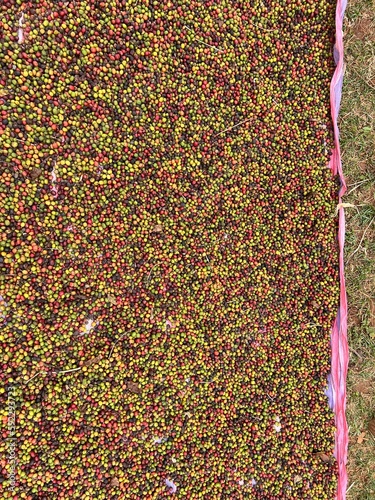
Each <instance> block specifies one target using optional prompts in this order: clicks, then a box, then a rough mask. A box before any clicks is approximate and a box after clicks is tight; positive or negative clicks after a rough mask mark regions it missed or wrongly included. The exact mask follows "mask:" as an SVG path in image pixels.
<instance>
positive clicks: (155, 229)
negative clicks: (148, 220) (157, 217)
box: [152, 224, 163, 233]
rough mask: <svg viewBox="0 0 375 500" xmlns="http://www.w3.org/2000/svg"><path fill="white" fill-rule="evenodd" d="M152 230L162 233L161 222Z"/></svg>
mask: <svg viewBox="0 0 375 500" xmlns="http://www.w3.org/2000/svg"><path fill="white" fill-rule="evenodd" d="M152 232H153V233H162V232H163V226H162V225H161V224H156V226H154V227H153V228H152Z"/></svg>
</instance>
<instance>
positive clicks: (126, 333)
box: [108, 328, 134, 358]
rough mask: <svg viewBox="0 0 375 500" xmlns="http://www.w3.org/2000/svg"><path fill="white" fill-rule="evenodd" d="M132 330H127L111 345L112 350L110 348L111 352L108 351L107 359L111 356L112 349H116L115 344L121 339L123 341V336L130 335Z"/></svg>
mask: <svg viewBox="0 0 375 500" xmlns="http://www.w3.org/2000/svg"><path fill="white" fill-rule="evenodd" d="M133 330H134V328H133V329H132V330H129V331H128V332H125V333H124V334H123V335H121V337H120V338H118V339H117V340H116V342H115V343H114V344H113V346H112V348H111V350H110V353H109V355H108V358H110V357H111V356H112V353H113V349H114V348H115V347H116V344H117V343H118V342H120V340H121V339H123V338H124V337H125V335H128V333H131V332H132V331H133Z"/></svg>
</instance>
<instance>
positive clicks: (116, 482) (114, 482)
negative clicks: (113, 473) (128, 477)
mask: <svg viewBox="0 0 375 500" xmlns="http://www.w3.org/2000/svg"><path fill="white" fill-rule="evenodd" d="M111 486H113V487H116V486H120V482H119V480H118V479H117V477H114V478H112V479H111Z"/></svg>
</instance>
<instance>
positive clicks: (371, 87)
mask: <svg viewBox="0 0 375 500" xmlns="http://www.w3.org/2000/svg"><path fill="white" fill-rule="evenodd" d="M352 70H353V71H354V73H355V74H356V75H357V76H358V78H359V79H360V80H362V82H363V83H365V84H366V85H368V86H369V87H370V89H373V90H375V87H374V86H373V85H371V83H369V82H368V81H367V80H365V79H364V78H363V77H362V76H361V75H360V74H359V73H358V71H357V70H356V69H354V68H352Z"/></svg>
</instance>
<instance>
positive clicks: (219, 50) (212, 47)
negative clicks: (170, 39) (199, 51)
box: [184, 25, 224, 52]
mask: <svg viewBox="0 0 375 500" xmlns="http://www.w3.org/2000/svg"><path fill="white" fill-rule="evenodd" d="M184 28H186V29H187V30H189V31H191V32H192V33H194V31H193V30H192V29H190V28H188V27H187V26H185V25H184ZM194 34H195V33H194ZM196 41H197V42H200V43H203V44H204V45H207V47H211V49H215V50H217V51H218V52H224V50H223V49H218V48H217V47H215V46H214V45H210V44H208V43H206V42H204V41H203V40H199V39H196Z"/></svg>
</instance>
